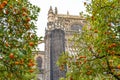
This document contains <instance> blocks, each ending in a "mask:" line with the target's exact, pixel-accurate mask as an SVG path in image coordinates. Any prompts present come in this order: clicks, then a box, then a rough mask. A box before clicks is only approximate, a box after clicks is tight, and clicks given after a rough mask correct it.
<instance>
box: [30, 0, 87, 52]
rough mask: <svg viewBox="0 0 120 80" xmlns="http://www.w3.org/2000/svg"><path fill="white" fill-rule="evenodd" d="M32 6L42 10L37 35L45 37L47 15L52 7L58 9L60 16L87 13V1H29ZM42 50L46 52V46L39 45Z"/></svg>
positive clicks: (37, 23)
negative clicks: (85, 4) (85, 6)
mask: <svg viewBox="0 0 120 80" xmlns="http://www.w3.org/2000/svg"><path fill="white" fill-rule="evenodd" d="M29 1H30V2H31V3H32V4H34V5H36V6H38V7H39V8H40V13H39V16H38V21H37V22H36V25H37V27H38V29H37V35H38V36H43V37H44V35H45V27H47V14H48V10H49V8H50V6H52V9H53V10H54V8H55V7H57V9H58V14H67V11H68V12H69V14H70V15H79V13H80V12H81V11H85V8H84V4H83V3H84V1H85V0H29ZM39 48H40V50H42V51H43V50H44V44H41V45H39Z"/></svg>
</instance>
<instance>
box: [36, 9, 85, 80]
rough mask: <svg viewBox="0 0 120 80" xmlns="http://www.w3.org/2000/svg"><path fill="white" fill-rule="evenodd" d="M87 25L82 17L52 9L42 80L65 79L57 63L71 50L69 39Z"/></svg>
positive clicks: (49, 12) (46, 38)
mask: <svg viewBox="0 0 120 80" xmlns="http://www.w3.org/2000/svg"><path fill="white" fill-rule="evenodd" d="M85 24H86V20H85V19H84V18H83V17H82V16H75V15H70V14H69V12H67V14H58V10H57V8H55V10H54V11H53V9H52V7H50V9H49V11H48V23H47V28H46V29H45V38H44V43H45V51H44V52H45V53H44V57H43V58H42V59H43V62H44V67H43V73H42V77H43V78H42V79H40V80H59V78H60V77H65V71H63V72H61V71H60V70H59V68H58V66H57V65H56V61H57V60H58V57H59V56H60V55H61V53H62V52H65V51H68V52H69V51H70V50H71V48H70V46H71V44H69V41H68V40H69V38H71V37H72V36H73V34H74V33H75V32H77V33H80V32H81V29H82V27H83V26H84V25H85ZM38 62H39V61H38ZM43 62H42V63H43ZM42 66H43V65H42Z"/></svg>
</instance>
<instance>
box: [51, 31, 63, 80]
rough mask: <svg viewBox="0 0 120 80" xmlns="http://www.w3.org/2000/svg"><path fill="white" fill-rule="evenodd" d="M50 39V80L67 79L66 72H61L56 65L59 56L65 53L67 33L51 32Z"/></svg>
mask: <svg viewBox="0 0 120 80" xmlns="http://www.w3.org/2000/svg"><path fill="white" fill-rule="evenodd" d="M50 38H51V40H50V44H51V46H50V64H51V65H50V80H59V78H60V77H65V71H60V69H59V67H58V66H57V65H56V61H57V60H58V58H59V56H60V55H61V54H62V52H64V51H65V33H64V31H63V30H60V29H55V30H52V31H51V35H50Z"/></svg>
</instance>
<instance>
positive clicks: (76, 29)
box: [71, 24, 82, 31]
mask: <svg viewBox="0 0 120 80" xmlns="http://www.w3.org/2000/svg"><path fill="white" fill-rule="evenodd" d="M71 30H74V31H81V30H82V26H81V25H79V24H73V25H72V26H71Z"/></svg>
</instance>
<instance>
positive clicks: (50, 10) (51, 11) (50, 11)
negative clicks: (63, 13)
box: [48, 6, 53, 14]
mask: <svg viewBox="0 0 120 80" xmlns="http://www.w3.org/2000/svg"><path fill="white" fill-rule="evenodd" d="M50 13H53V10H52V6H50V9H49V11H48V14H50Z"/></svg>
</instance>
